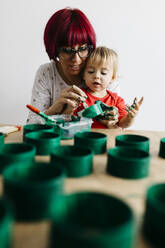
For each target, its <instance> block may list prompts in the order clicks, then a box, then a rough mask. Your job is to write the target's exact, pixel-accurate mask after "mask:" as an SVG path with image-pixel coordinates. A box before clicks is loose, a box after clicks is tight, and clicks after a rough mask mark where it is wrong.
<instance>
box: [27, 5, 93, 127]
mask: <svg viewBox="0 0 165 248" xmlns="http://www.w3.org/2000/svg"><path fill="white" fill-rule="evenodd" d="M44 44H45V48H46V52H47V54H48V56H49V58H50V62H49V63H47V64H44V65H41V66H40V67H39V69H38V71H37V73H36V77H35V81H34V86H33V90H32V98H31V104H32V105H33V106H35V107H36V108H38V109H39V110H40V111H42V112H45V113H46V114H47V115H54V114H71V113H73V111H74V110H75V109H76V108H77V106H78V105H79V103H80V101H81V100H85V98H86V96H85V93H84V92H83V91H82V90H81V89H80V87H82V86H83V81H82V79H81V76H80V74H81V71H82V69H83V67H84V64H85V61H86V58H87V57H88V56H89V55H90V52H91V51H92V50H93V49H94V48H95V47H96V35H95V31H94V29H93V27H92V25H91V23H90V22H89V20H88V19H87V17H86V16H85V14H84V13H83V12H82V11H80V10H79V9H71V8H65V9H61V10H59V11H57V12H55V14H54V15H53V16H52V17H51V18H50V19H49V21H48V23H47V25H46V27H45V32H44ZM39 122H41V119H40V117H38V116H37V115H36V114H33V113H32V112H30V113H29V116H28V120H27V123H39Z"/></svg>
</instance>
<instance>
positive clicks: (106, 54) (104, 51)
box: [84, 46, 118, 80]
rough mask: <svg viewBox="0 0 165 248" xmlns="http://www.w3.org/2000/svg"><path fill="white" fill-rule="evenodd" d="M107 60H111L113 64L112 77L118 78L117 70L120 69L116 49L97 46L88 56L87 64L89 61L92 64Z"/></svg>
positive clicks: (102, 62) (101, 63) (99, 63)
mask: <svg viewBox="0 0 165 248" xmlns="http://www.w3.org/2000/svg"><path fill="white" fill-rule="evenodd" d="M107 60H110V63H112V65H113V76H112V79H114V80H115V79H116V78H117V70H118V55H117V53H116V52H115V51H114V50H112V49H109V48H107V47H105V46H99V47H97V48H96V49H94V50H93V51H92V53H91V54H90V56H89V57H88V58H87V61H86V65H87V63H88V62H89V63H91V64H97V65H103V64H104V62H106V61H107ZM84 69H85V68H84Z"/></svg>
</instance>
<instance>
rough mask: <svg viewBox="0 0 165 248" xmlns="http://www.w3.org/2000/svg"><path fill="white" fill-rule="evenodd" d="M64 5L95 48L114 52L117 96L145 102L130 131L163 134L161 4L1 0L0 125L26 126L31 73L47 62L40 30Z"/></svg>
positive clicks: (164, 6) (156, 0)
mask: <svg viewBox="0 0 165 248" xmlns="http://www.w3.org/2000/svg"><path fill="white" fill-rule="evenodd" d="M67 6H70V7H77V8H80V9H81V10H82V11H84V13H86V15H87V16H88V18H89V20H90V21H91V23H92V24H93V26H94V28H95V31H96V34H97V41H98V42H97V44H98V45H106V46H108V47H111V48H113V49H115V50H116V51H117V52H118V54H119V59H120V75H121V78H120V84H121V96H123V97H124V98H125V100H126V102H127V103H131V101H132V100H133V98H134V97H135V96H138V97H140V96H142V95H143V96H144V97H145V101H144V104H143V106H142V107H141V112H140V113H139V115H138V117H137V119H136V121H135V124H134V125H133V126H132V127H131V128H132V129H148V130H151V129H152V130H165V117H164V109H163V106H164V100H163V97H164V90H165V86H164V72H165V70H164V61H165V31H164V24H165V15H164V10H165V2H164V0H124V1H123V0H115V1H114V0H108V1H107V0H101V1H89V0H83V1H82V0H70V1H67V0H47V1H45V0H35V1H34V0H28V1H26V0H15V1H11V0H1V6H0V33H1V35H0V68H1V73H0V103H1V104H0V123H7V124H24V123H25V121H26V117H27V113H28V110H27V109H26V107H25V105H26V104H27V103H30V96H31V89H32V85H33V80H34V76H35V72H36V70H37V68H38V67H39V65H40V64H42V63H46V62H48V61H49V60H48V56H47V54H46V53H45V49H44V45H43V31H44V27H45V25H46V22H47V20H48V19H49V18H50V16H51V15H52V14H53V13H54V12H55V11H57V10H58V9H61V8H64V7H67Z"/></svg>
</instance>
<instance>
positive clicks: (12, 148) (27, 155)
mask: <svg viewBox="0 0 165 248" xmlns="http://www.w3.org/2000/svg"><path fill="white" fill-rule="evenodd" d="M35 155H36V148H35V146H33V145H31V144H27V143H8V144H4V145H3V146H2V147H1V149H0V173H1V172H2V171H3V169H4V168H5V167H6V166H10V165H11V164H13V163H22V164H23V166H24V165H26V164H29V163H31V162H32V161H34V158H35Z"/></svg>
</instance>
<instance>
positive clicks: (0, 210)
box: [0, 197, 14, 248]
mask: <svg viewBox="0 0 165 248" xmlns="http://www.w3.org/2000/svg"><path fill="white" fill-rule="evenodd" d="M13 222H14V211H13V206H12V204H11V202H10V201H9V200H8V199H6V198H2V197H1V198H0V227H1V228H0V247H1V248H9V247H11V242H12V233H13Z"/></svg>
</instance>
